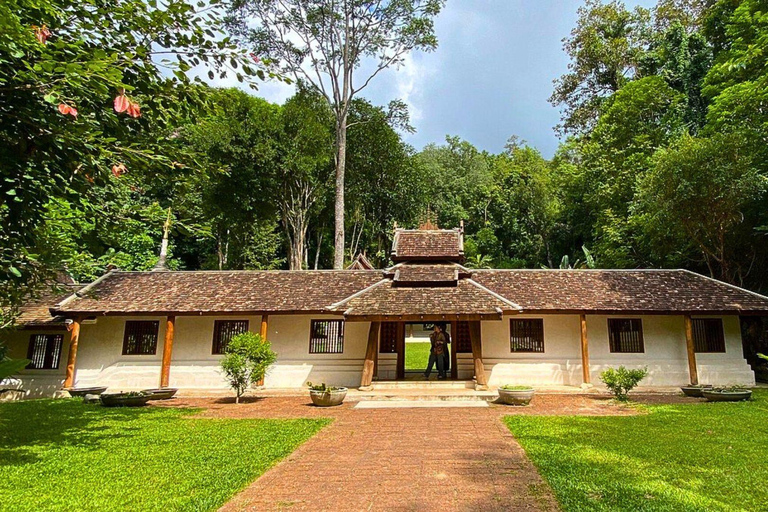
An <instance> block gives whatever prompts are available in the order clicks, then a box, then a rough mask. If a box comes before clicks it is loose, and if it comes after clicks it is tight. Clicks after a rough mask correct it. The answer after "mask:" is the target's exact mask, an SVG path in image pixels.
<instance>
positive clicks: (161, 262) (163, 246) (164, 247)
mask: <svg viewBox="0 0 768 512" xmlns="http://www.w3.org/2000/svg"><path fill="white" fill-rule="evenodd" d="M170 229H171V207H170V206H169V207H168V217H167V218H166V219H165V224H163V241H162V242H161V243H160V257H159V258H158V259H157V263H156V264H155V266H154V267H152V270H168V265H167V264H166V260H167V259H168V231H170Z"/></svg>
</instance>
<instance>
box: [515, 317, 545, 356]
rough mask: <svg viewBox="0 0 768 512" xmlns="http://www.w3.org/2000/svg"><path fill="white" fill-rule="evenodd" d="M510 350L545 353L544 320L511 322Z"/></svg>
mask: <svg viewBox="0 0 768 512" xmlns="http://www.w3.org/2000/svg"><path fill="white" fill-rule="evenodd" d="M509 350H510V351H512V352H544V320H542V319H541V318H534V319H526V320H510V321H509Z"/></svg>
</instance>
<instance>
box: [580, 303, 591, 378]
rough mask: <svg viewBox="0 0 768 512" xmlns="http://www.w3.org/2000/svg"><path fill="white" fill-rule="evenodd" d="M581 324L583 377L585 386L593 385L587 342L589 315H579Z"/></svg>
mask: <svg viewBox="0 0 768 512" xmlns="http://www.w3.org/2000/svg"><path fill="white" fill-rule="evenodd" d="M579 323H580V324H581V375H582V382H583V383H584V384H587V385H589V384H591V383H592V379H591V377H590V376H589V342H588V341H587V315H585V314H581V315H579Z"/></svg>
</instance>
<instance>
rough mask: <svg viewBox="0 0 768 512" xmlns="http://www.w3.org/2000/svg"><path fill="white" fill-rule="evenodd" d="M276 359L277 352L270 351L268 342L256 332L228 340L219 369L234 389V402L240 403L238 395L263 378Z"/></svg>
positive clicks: (241, 394)
mask: <svg viewBox="0 0 768 512" xmlns="http://www.w3.org/2000/svg"><path fill="white" fill-rule="evenodd" d="M276 359H277V354H275V353H274V352H272V348H271V346H270V344H269V342H268V341H267V340H265V339H264V338H262V337H261V336H259V335H258V334H255V333H252V332H245V333H242V334H238V335H237V336H235V337H233V338H232V339H231V340H230V342H229V344H228V345H227V349H226V352H225V356H224V359H222V360H221V369H222V371H223V372H224V375H225V376H226V378H227V381H228V382H229V385H230V386H231V387H232V389H234V390H235V393H236V395H237V396H236V398H235V403H240V397H241V396H243V393H245V390H247V389H248V388H249V387H250V386H251V384H253V383H255V382H258V381H260V380H261V379H263V378H264V375H265V374H266V373H267V368H269V365H271V364H272V363H274V362H275V360H276Z"/></svg>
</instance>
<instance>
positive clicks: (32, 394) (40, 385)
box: [0, 330, 69, 398]
mask: <svg viewBox="0 0 768 512" xmlns="http://www.w3.org/2000/svg"><path fill="white" fill-rule="evenodd" d="M35 334H63V335H64V341H63V342H62V347H61V355H60V357H59V367H58V369H56V370H26V369H25V370H21V371H20V372H19V373H18V374H17V375H15V376H14V378H11V379H6V380H3V381H0V389H3V388H12V389H23V390H24V391H26V395H25V396H26V397H27V398H40V397H50V396H53V394H54V393H55V392H56V391H57V390H59V389H61V387H62V385H64V377H65V375H66V371H67V358H68V357H69V333H68V332H66V331H63V330H58V331H52V330H18V331H10V332H7V333H4V334H3V340H4V341H5V342H6V343H7V345H8V349H9V350H8V356H9V357H10V358H12V359H26V358H27V350H28V348H29V339H30V337H31V336H32V335H35Z"/></svg>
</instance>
